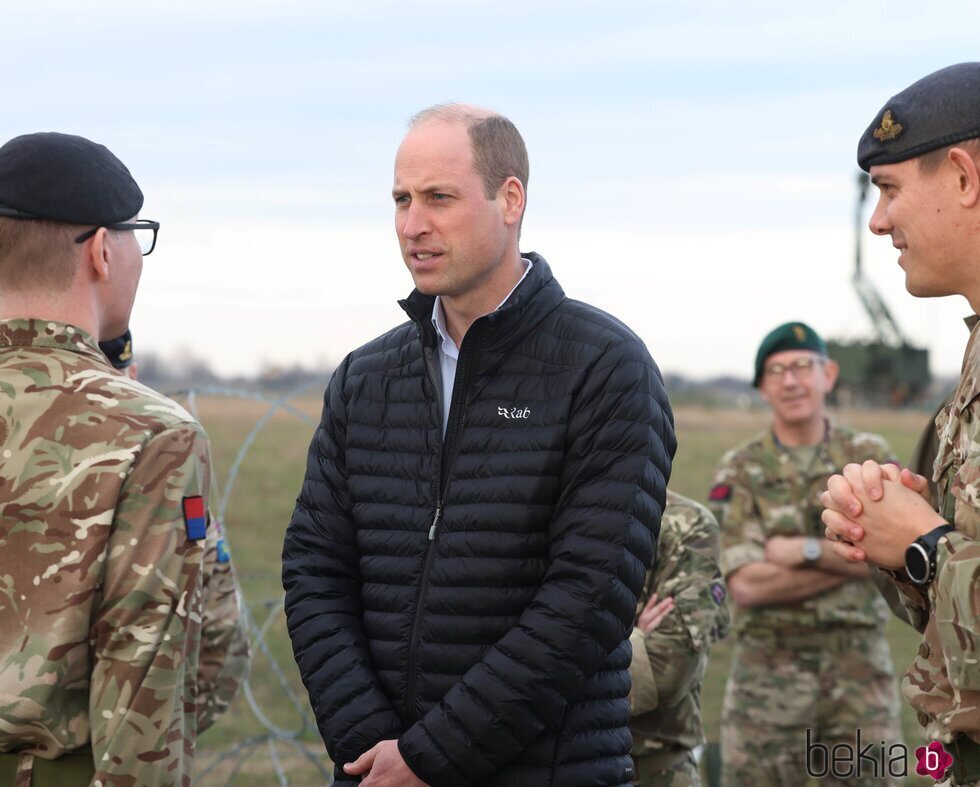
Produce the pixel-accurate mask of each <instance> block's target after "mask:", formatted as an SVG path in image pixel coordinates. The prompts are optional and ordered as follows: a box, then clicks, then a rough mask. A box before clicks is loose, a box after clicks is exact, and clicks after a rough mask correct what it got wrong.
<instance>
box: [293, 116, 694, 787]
mask: <svg viewBox="0 0 980 787" xmlns="http://www.w3.org/2000/svg"><path fill="white" fill-rule="evenodd" d="M526 184H527V153H526V150H525V148H524V142H523V140H522V139H521V137H520V134H519V133H518V131H517V129H516V128H515V127H514V125H513V124H512V123H511V122H510V121H509V120H507V119H506V118H503V117H501V116H500V115H497V114H494V113H491V112H488V111H486V110H482V109H478V108H476V107H471V106H466V105H458V104H453V105H445V106H439V107H433V108H431V109H429V110H426V111H425V112H422V113H420V115H418V116H416V118H414V119H413V121H412V124H411V126H410V129H409V132H408V134H407V135H406V137H405V139H404V141H403V142H402V144H401V147H400V148H399V150H398V155H397V157H396V160H395V184H394V190H393V196H394V200H395V225H396V230H397V234H398V238H399V242H400V244H401V248H402V256H403V257H404V259H405V263H406V265H407V266H408V268H409V270H410V272H411V273H412V278H413V279H414V282H415V286H416V289H415V291H414V292H413V293H412V294H411V295H410V296H409V298H408V299H407V300H404V301H402V302H401V306H402V308H403V309H404V310H405V311H406V312H407V313H408V315H409V317H410V318H411V319H410V320H409V321H408V322H406V323H405V324H403V325H400V326H399V327H397V328H395V329H393V330H391V331H389V332H388V333H386V334H385V335H383V336H381V337H379V338H378V339H375V340H374V341H372V342H369V343H368V344H366V345H365V346H364V347H361V348H360V349H358V350H355V351H354V352H353V353H351V354H350V355H349V356H347V358H346V359H345V360H344V361H343V363H342V364H341V365H340V367H339V368H338V369H337V371H336V373H335V374H334V376H333V379H332V380H331V382H330V385H329V386H328V388H327V391H326V394H325V397H324V408H323V418H322V421H321V423H320V426H319V428H318V429H317V430H316V433H315V435H314V437H313V442H312V445H311V446H310V455H309V463H308V466H307V471H306V478H305V480H304V482H303V488H302V491H301V492H300V495H299V499H298V501H297V504H296V510H295V511H294V512H293V518H292V521H291V522H290V524H289V529H288V530H287V533H286V543H285V547H284V549H283V584H284V586H285V588H286V615H287V621H288V625H289V632H290V636H291V637H292V642H293V650H294V653H295V655H296V660H297V662H298V664H299V668H300V673H301V674H302V677H303V681H304V682H305V684H306V687H307V689H308V691H309V693H310V700H311V703H312V705H313V710H314V712H315V714H316V718H317V723H318V725H319V728H320V732H321V734H322V735H323V739H324V741H325V742H326V744H327V750H328V751H329V752H330V756H331V757H332V758H333V760H334V762H335V763H336V764H337V769H336V779H337V782H338V783H352V782H356V781H358V780H359V779H360V780H361V783H362V784H363V785H365V787H389V786H390V787H409V786H411V785H425V784H428V785H432V786H433V787H442V785H459V786H460V787H464V786H465V787H475V786H476V785H479V786H480V787H491V786H493V787H524V786H527V787H543V786H544V785H555V787H577V786H578V785H583V786H584V785H609V786H610V787H619V786H621V785H628V784H629V782H630V780H631V777H632V771H633V768H632V762H631V760H630V754H629V753H630V734H629V722H630V708H629V703H628V701H627V694H628V692H629V685H630V683H629V664H630V655H631V653H630V645H629V634H630V630H631V626H632V622H633V615H634V612H635V607H636V596H637V593H638V592H639V591H640V589H641V585H642V582H643V577H644V573H645V571H646V569H647V567H648V566H649V565H650V563H651V561H652V560H653V558H654V553H655V547H656V539H657V534H658V531H659V525H660V515H661V513H662V511H663V506H664V495H665V490H666V486H667V480H668V477H669V475H670V463H671V459H672V457H673V454H674V449H675V440H674V432H673V422H672V416H671V413H670V407H669V405H668V403H667V397H666V395H665V393H664V389H663V383H662V379H661V376H660V372H659V371H658V369H657V367H656V365H655V364H654V362H653V360H652V359H651V358H650V355H649V354H648V353H647V351H646V348H645V347H644V346H643V343H642V342H641V341H640V340H639V339H638V338H637V337H636V335H635V334H633V333H632V332H631V331H630V330H629V328H627V327H626V326H625V325H623V324H622V323H621V322H619V321H618V320H616V319H615V318H614V317H611V316H609V315H608V314H605V313H604V312H601V311H599V310H598V309H595V308H593V307H591V306H588V305H586V304H584V303H580V302H578V301H573V300H569V299H567V298H566V297H565V294H564V293H563V292H562V289H561V287H560V286H559V285H558V282H557V281H556V280H555V279H554V277H553V276H552V274H551V269H550V268H549V267H548V263H547V262H545V261H544V259H543V258H542V257H540V256H539V255H537V254H533V253H530V254H526V255H524V256H523V257H522V256H521V254H520V252H519V251H518V236H519V232H520V223H521V219H522V217H523V213H524V205H525V188H526Z"/></svg>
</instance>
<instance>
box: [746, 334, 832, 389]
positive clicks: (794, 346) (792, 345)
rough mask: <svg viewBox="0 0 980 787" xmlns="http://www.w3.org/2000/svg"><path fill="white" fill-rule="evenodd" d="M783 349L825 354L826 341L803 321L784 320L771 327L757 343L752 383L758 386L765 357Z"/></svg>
mask: <svg viewBox="0 0 980 787" xmlns="http://www.w3.org/2000/svg"><path fill="white" fill-rule="evenodd" d="M783 350H813V351H814V352H818V353H820V354H821V355H826V354H827V343H826V342H825V341H824V340H823V339H821V338H820V334H818V333H817V332H816V331H815V330H813V328H811V327H810V326H809V325H807V324H806V323H805V322H784V323H783V324H782V325H780V326H779V327H778V328H773V329H772V330H771V331H769V333H768V334H766V338H765V339H763V340H762V344H760V345H759V352H757V353H756V354H755V377H754V378H753V379H752V385H754V386H755V387H756V388H758V387H759V381H760V380H762V369H763V366H764V365H765V363H766V358H768V357H769V356H770V355H775V354H776V353H781V352H783Z"/></svg>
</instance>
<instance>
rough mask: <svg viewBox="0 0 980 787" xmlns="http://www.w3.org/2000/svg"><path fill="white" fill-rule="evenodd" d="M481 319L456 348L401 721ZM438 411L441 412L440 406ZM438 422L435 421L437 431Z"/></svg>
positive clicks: (411, 712)
mask: <svg viewBox="0 0 980 787" xmlns="http://www.w3.org/2000/svg"><path fill="white" fill-rule="evenodd" d="M480 326H481V321H479V320H478V321H477V322H476V323H474V324H473V325H471V326H470V329H469V330H468V331H467V332H466V336H464V337H463V344H462V346H461V347H460V348H459V360H458V361H457V369H456V380H455V382H454V383H453V398H452V402H451V403H450V407H449V423H448V424H447V426H446V437H445V439H444V440H442V441H440V442H441V448H442V450H441V452H440V455H439V480H438V486H437V487H436V510H435V513H434V514H433V516H432V524H431V525H430V527H429V538H428V541H427V542H426V546H425V560H424V563H423V564H422V577H421V579H420V580H419V595H418V600H417V601H416V606H415V619H414V620H413V622H412V638H411V644H410V646H409V651H408V685H407V688H406V692H405V723H406V724H414V723H415V722H416V721H417V720H418V718H419V712H418V708H417V707H416V696H415V695H416V687H415V678H416V671H417V660H418V645H419V636H420V634H421V623H422V609H423V607H424V605H425V596H426V591H427V590H428V587H429V572H430V571H431V570H432V561H433V560H434V558H435V552H436V551H435V543H436V536H437V535H438V533H439V522H440V520H441V519H442V509H443V506H444V501H445V499H446V493H447V492H448V491H449V475H450V471H451V470H452V466H453V464H454V463H455V461H456V453H457V450H458V448H459V438H460V436H461V435H462V433H463V424H464V423H465V421H466V395H467V393H468V391H469V388H470V386H471V385H472V378H473V370H474V369H475V368H476V362H475V360H474V359H475V356H476V350H475V349H473V348H474V345H475V344H476V342H477V341H478V334H479V332H480ZM423 355H424V356H425V368H426V372H427V373H428V375H429V381H430V382H431V383H432V384H433V387H434V388H435V390H436V396H437V397H438V398H439V399H440V401H441V399H442V397H441V395H440V394H441V390H440V388H439V386H438V385H437V384H436V380H437V379H438V378H437V376H436V374H435V370H434V369H433V368H432V363H433V361H432V356H431V353H426V352H425V351H424V349H423ZM439 415H440V416H441V415H442V412H441V410H440V413H439ZM441 427H442V424H438V425H437V428H439V430H440V432H441V431H442V429H441Z"/></svg>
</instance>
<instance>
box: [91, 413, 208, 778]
mask: <svg viewBox="0 0 980 787" xmlns="http://www.w3.org/2000/svg"><path fill="white" fill-rule="evenodd" d="M209 476H210V473H209V467H208V454H207V438H206V437H205V435H204V433H203V431H202V430H201V428H200V427H199V426H198V425H197V424H182V425H180V426H177V427H173V428H170V429H167V430H164V431H163V432H161V433H159V434H157V435H155V436H154V437H152V438H150V440H149V441H148V442H147V443H146V444H145V446H144V447H143V450H142V451H141V452H140V454H139V456H138V457H137V458H136V460H135V461H134V463H133V465H132V467H131V469H130V472H129V474H128V476H127V478H126V479H125V480H124V482H123V486H122V490H121V493H120V496H119V500H118V503H117V507H116V510H115V515H114V518H113V523H112V532H111V535H110V537H109V539H108V543H107V549H106V552H105V555H106V557H105V566H104V568H103V574H102V584H101V588H100V590H99V593H100V596H101V597H100V598H99V600H98V601H97V603H96V604H95V605H94V614H93V625H92V633H91V646H92V655H93V672H92V683H91V687H90V693H89V718H90V721H91V726H92V730H91V738H92V749H93V753H94V759H95V767H96V776H95V780H94V783H97V784H98V783H101V784H102V785H104V786H105V787H131V785H133V784H135V783H136V782H137V781H138V783H139V784H140V785H148V786H149V787H156V785H161V786H162V785H171V784H180V783H185V782H186V783H189V780H190V778H191V767H192V752H193V744H194V739H195V735H196V726H197V719H196V716H195V714H194V713H193V709H194V707H195V696H194V695H195V682H196V673H197V664H198V659H197V653H198V648H199V645H200V622H201V587H202V577H201V563H202V559H203V556H204V539H203V538H197V539H195V538H194V536H197V535H198V533H197V532H196V525H197V520H196V519H195V518H194V517H193V516H191V518H190V519H191V524H190V525H188V524H187V523H186V519H187V518H186V517H185V515H184V510H185V509H184V504H183V501H184V498H187V497H193V496H197V495H200V496H201V497H202V498H204V499H203V500H202V501H201V502H203V503H205V504H206V495H207V490H208V488H209V481H210V477H209ZM194 502H195V503H197V502H198V501H194ZM201 512H202V514H203V509H201ZM134 764H136V765H135V766H134ZM134 776H135V777H137V778H135V779H134Z"/></svg>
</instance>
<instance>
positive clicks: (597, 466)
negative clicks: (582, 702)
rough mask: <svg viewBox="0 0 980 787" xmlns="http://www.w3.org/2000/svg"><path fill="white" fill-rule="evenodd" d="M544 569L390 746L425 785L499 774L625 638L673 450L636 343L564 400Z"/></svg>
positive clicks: (603, 362)
mask: <svg viewBox="0 0 980 787" xmlns="http://www.w3.org/2000/svg"><path fill="white" fill-rule="evenodd" d="M572 408H573V411H572V413H571V414H570V419H569V426H568V442H567V448H566V453H565V461H564V465H563V470H562V478H561V483H562V491H561V494H560V497H559V500H558V503H557V505H556V508H555V510H554V514H553V518H552V521H551V523H550V527H549V538H550V549H549V557H550V566H549V568H548V570H547V572H546V574H545V577H544V580H543V582H542V584H541V586H540V588H539V590H538V592H537V594H536V595H535V597H534V599H533V601H532V602H531V604H530V605H529V606H528V607H527V608H526V610H525V611H524V613H523V614H522V616H521V617H520V619H519V621H518V623H517V624H516V625H515V626H514V627H513V628H512V629H510V630H509V631H508V632H507V633H506V634H505V635H504V636H503V637H502V638H501V639H500V640H499V641H498V642H497V643H496V645H494V646H493V647H492V648H490V649H489V650H488V651H487V653H486V655H485V656H484V658H483V660H482V661H481V662H480V663H478V664H476V665H474V666H473V667H472V668H471V669H470V670H469V671H468V672H467V673H466V674H465V675H464V677H463V679H462V680H461V681H460V682H458V683H457V684H456V685H455V686H454V687H453V688H452V689H450V690H449V692H448V693H447V694H446V696H445V697H444V698H443V700H442V702H441V703H440V704H438V705H437V706H435V707H434V708H432V709H431V710H430V711H429V712H428V713H427V714H426V715H425V716H424V717H423V718H422V719H420V720H419V721H418V722H416V723H415V724H414V725H413V726H412V727H410V728H409V729H408V731H407V732H406V733H405V734H404V735H403V736H402V737H401V738H400V739H399V750H400V751H401V753H402V756H403V757H404V758H405V761H406V762H407V763H408V765H409V767H411V768H412V770H413V771H414V772H415V773H416V774H417V775H418V776H419V778H421V779H422V780H423V781H425V782H426V783H428V784H434V785H473V784H477V783H479V782H480V780H481V779H483V778H484V777H486V776H488V775H490V774H493V773H495V772H497V771H499V770H500V769H501V768H502V767H503V766H504V765H506V764H507V763H508V762H509V761H510V760H511V759H513V758H514V757H515V756H516V755H517V754H518V753H519V752H520V751H521V750H522V749H523V748H525V747H527V746H528V745H529V744H530V743H531V742H532V741H534V740H535V739H536V738H537V737H538V736H539V735H540V734H541V733H542V732H543V731H545V730H548V729H551V730H554V729H557V728H558V727H559V726H560V725H561V721H562V715H563V712H564V709H565V706H566V704H567V703H568V702H569V701H570V700H572V699H574V698H576V697H577V696H578V695H579V694H580V693H581V691H582V688H583V686H584V685H585V683H586V681H588V680H589V678H590V677H592V676H593V675H594V674H595V673H596V672H598V671H599V670H600V669H601V668H602V667H603V665H604V663H605V661H606V659H607V656H608V654H610V653H611V652H612V651H613V650H614V649H615V648H616V647H617V646H619V645H621V643H622V642H623V640H624V639H626V638H628V636H629V632H630V629H631V627H632V623H633V615H634V613H635V610H636V599H637V595H638V594H639V592H640V591H641V589H642V583H643V578H644V575H645V572H646V569H647V567H648V566H649V565H650V564H651V562H652V560H653V557H654V552H655V544H656V539H657V535H658V532H659V526H660V517H661V514H662V512H663V507H664V498H665V493H666V486H667V480H668V477H669V475H670V463H671V459H672V457H673V454H674V450H675V446H676V443H675V439H674V432H673V422H672V417H671V413H670V407H669V405H668V403H667V397H666V394H665V392H664V389H663V384H662V380H661V377H660V373H659V371H658V370H657V368H656V366H655V364H654V363H653V361H652V359H651V358H650V356H649V354H648V353H647V352H646V349H645V348H644V347H643V345H642V343H640V342H639V341H638V340H636V339H632V338H631V339H625V340H622V341H620V342H619V343H618V344H617V345H614V346H612V347H609V348H608V349H607V350H606V351H605V352H604V353H603V354H602V356H601V357H600V358H599V360H598V361H596V362H595V363H594V364H593V366H592V368H591V369H590V371H589V373H588V375H587V377H586V379H585V383H584V385H583V386H582V387H581V389H580V390H579V392H578V394H577V396H576V397H575V400H574V402H573V405H572Z"/></svg>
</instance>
